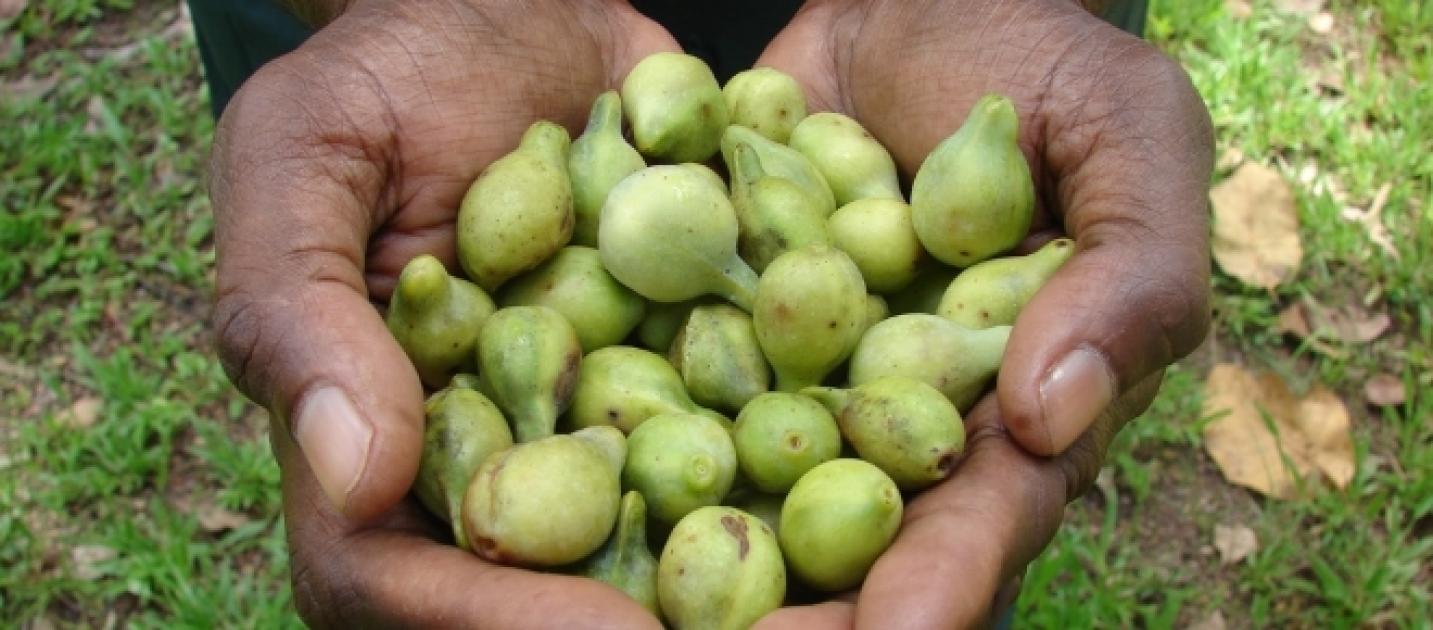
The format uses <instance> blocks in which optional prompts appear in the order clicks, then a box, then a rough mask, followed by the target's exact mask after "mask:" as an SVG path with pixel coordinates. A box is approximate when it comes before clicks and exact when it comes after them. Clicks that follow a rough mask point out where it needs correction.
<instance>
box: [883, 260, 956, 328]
mask: <svg viewBox="0 0 1433 630" xmlns="http://www.w3.org/2000/svg"><path fill="white" fill-rule="evenodd" d="M957 273H960V271H959V270H958V269H953V268H951V267H947V266H945V265H942V264H940V263H937V262H933V261H927V263H926V264H925V265H922V266H921V268H920V269H919V270H918V271H916V277H915V279H914V280H912V281H911V283H910V284H908V285H906V288H904V289H901V290H900V291H896V292H894V293H890V294H889V295H888V297H889V298H890V299H889V300H887V304H889V305H890V307H891V314H892V315H905V314H907V313H926V314H928V315H934V314H935V312H936V310H937V309H938V308H939V307H940V298H941V297H942V296H944V295H945V290H946V288H947V287H949V286H950V283H951V281H952V280H955V275H956V274H957Z"/></svg>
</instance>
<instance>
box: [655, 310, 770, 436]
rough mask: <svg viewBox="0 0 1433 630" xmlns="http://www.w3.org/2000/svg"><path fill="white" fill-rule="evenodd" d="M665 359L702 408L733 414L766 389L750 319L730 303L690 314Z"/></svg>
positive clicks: (766, 368) (766, 371)
mask: <svg viewBox="0 0 1433 630" xmlns="http://www.w3.org/2000/svg"><path fill="white" fill-rule="evenodd" d="M667 357H668V359H669V360H670V361H671V363H672V365H673V366H674V367H676V368H677V372H679V373H681V375H682V382H683V383H684V384H686V388H687V393H688V394H690V395H691V397H692V400H694V401H696V402H697V403H698V404H701V405H705V406H707V407H715V408H717V409H724V410H726V411H730V412H733V413H735V412H738V411H741V408H742V407H743V406H744V405H746V403H747V401H750V400H751V399H752V398H754V397H755V396H756V395H757V394H760V393H762V392H764V391H766V390H768V389H771V367H770V366H768V365H767V364H766V357H765V356H763V355H762V354H761V344H760V342H758V341H757V340H756V329H755V328H753V327H752V324H751V316H750V315H747V314H746V313H745V312H743V311H742V310H741V309H739V308H736V307H735V306H732V305H730V304H711V305H707V306H698V307H696V308H694V309H692V313H691V316H690V317H688V318H687V323H686V325H685V326H683V327H682V330H681V332H679V333H678V334H677V338H676V340H674V341H673V342H672V347H671V351H670V352H669V353H668V355H667Z"/></svg>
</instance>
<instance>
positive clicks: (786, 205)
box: [731, 143, 831, 273]
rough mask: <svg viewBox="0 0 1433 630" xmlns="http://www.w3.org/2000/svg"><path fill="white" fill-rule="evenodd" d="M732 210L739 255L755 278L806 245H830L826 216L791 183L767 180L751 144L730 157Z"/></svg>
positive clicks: (771, 178)
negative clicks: (774, 261)
mask: <svg viewBox="0 0 1433 630" xmlns="http://www.w3.org/2000/svg"><path fill="white" fill-rule="evenodd" d="M733 160H734V161H735V163H736V170H735V171H733V174H732V197H731V205H732V208H733V209H735V210H736V222H737V225H738V226H739V229H740V232H739V237H738V239H737V252H738V253H739V254H741V258H742V260H745V261H746V262H747V264H749V265H751V268H752V269H755V270H756V271H757V273H761V272H762V271H765V270H766V267H767V265H770V264H771V261H772V260H775V259H776V257H777V256H780V255H781V254H783V253H785V252H787V251H790V250H793V249H800V248H802V247H805V246H807V245H814V244H817V243H829V242H830V241H831V237H830V236H828V235H827V234H826V214H825V212H824V210H823V209H822V208H821V206H820V204H819V203H817V201H816V200H815V199H814V198H812V196H811V195H810V194H808V193H807V192H806V191H805V190H804V189H802V188H801V187H800V186H798V185H796V183H795V182H793V181H791V180H789V179H786V178H783V177H775V176H771V175H768V174H767V173H766V172H765V171H764V170H763V169H762V167H761V157H760V156H758V155H757V153H756V150H755V149H753V148H752V147H751V145H749V144H745V143H740V144H737V146H736V149H735V152H734V153H733Z"/></svg>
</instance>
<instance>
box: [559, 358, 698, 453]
mask: <svg viewBox="0 0 1433 630" xmlns="http://www.w3.org/2000/svg"><path fill="white" fill-rule="evenodd" d="M696 408H697V406H696V404H695V403H693V402H692V399H691V398H690V397H688V396H687V391H686V390H685V389H683V388H682V377H681V375H680V374H678V373H677V370H676V369H675V368H673V367H672V364H670V363H668V362H667V360H666V359H664V358H662V357H661V355H657V354H654V353H651V352H648V351H646V350H642V349H640V348H633V347H630V346H608V347H606V348H603V349H601V350H597V351H594V352H592V353H591V354H589V355H587V356H586V357H585V358H584V359H583V360H582V372H581V373H580V374H578V375H577V387H576V390H575V391H574V392H573V394H572V408H571V409H570V410H569V412H568V420H569V421H570V422H571V423H572V425H573V426H575V427H597V426H614V427H617V428H618V429H621V430H622V431H623V432H624V433H628V434H630V433H632V430H633V429H636V428H637V425H639V424H642V422H643V421H645V420H647V419H648V418H650V417H652V416H655V415H659V414H664V413H694V412H696Z"/></svg>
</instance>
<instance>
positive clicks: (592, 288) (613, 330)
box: [498, 246, 647, 352]
mask: <svg viewBox="0 0 1433 630" xmlns="http://www.w3.org/2000/svg"><path fill="white" fill-rule="evenodd" d="M498 302H499V303H500V304H502V305H503V306H546V307H549V308H551V309H552V310H555V311H557V312H559V313H562V316H563V317H564V318H566V319H567V322H568V323H569V324H572V328H573V330H575V331H576V332H577V340H578V341H579V342H580V343H581V344H582V351H583V352H592V351H593V350H596V349H598V348H603V347H606V346H611V345H615V344H618V343H621V342H622V340H623V339H626V338H627V335H628V334H630V333H631V332H632V329H634V328H636V327H637V324H638V323H639V322H641V321H642V316H643V315H644V314H645V313H646V310H647V302H646V301H645V300H643V299H642V298H641V296H639V295H637V294H636V293H633V292H632V291H631V290H630V289H628V288H627V287H625V286H622V283H620V282H617V280H616V279H615V278H613V277H612V275H611V274H609V273H607V270H606V269H604V268H603V267H602V256H601V254H599V253H597V250H595V249H592V248H591V247H579V246H572V247H564V248H562V249H561V250H558V252H557V254H556V255H554V256H553V257H552V258H550V259H548V260H547V261H546V262H544V263H542V265H541V266H539V267H538V268H537V269H534V270H532V271H531V272H529V273H526V274H523V275H522V276H519V277H517V278H515V279H514V280H513V281H512V282H509V283H508V284H507V286H505V287H503V290H502V292H501V293H500V294H499V295H498Z"/></svg>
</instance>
